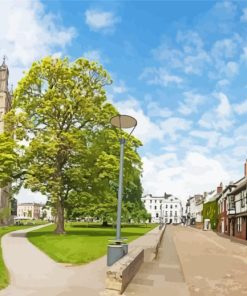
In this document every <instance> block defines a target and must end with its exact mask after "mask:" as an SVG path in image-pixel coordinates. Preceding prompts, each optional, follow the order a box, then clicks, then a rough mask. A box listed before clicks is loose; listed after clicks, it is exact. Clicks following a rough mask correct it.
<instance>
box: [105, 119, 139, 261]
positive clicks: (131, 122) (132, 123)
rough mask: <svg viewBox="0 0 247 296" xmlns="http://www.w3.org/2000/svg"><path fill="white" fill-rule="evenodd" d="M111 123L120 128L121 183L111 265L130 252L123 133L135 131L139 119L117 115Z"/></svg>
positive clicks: (111, 251) (109, 259) (110, 253)
mask: <svg viewBox="0 0 247 296" xmlns="http://www.w3.org/2000/svg"><path fill="white" fill-rule="evenodd" d="M110 122H111V125H112V126H114V127H116V128H118V129H120V137H119V142H120V163H119V185H118V207H117V229H116V239H115V240H113V241H112V243H111V244H109V245H108V253H107V265H108V266H110V265H112V264H113V263H114V262H116V261H118V260H119V259H120V258H121V257H123V256H124V255H126V254H127V253H128V246H127V244H125V243H124V240H123V239H122V238H121V213H122V195H123V168H124V146H125V143H126V139H125V138H124V135H123V133H122V130H123V129H132V130H131V132H130V133H129V136H128V137H130V135H131V134H132V133H133V131H134V129H135V127H136V125H137V121H136V119H135V118H134V117H132V116H129V115H116V116H114V117H112V118H111V121H110Z"/></svg>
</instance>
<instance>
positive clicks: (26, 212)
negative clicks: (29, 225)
mask: <svg viewBox="0 0 247 296" xmlns="http://www.w3.org/2000/svg"><path fill="white" fill-rule="evenodd" d="M43 206H44V205H43V204H38V203H34V202H33V203H31V202H27V203H20V204H18V205H17V218H20V219H40V218H41V213H42V207H43Z"/></svg>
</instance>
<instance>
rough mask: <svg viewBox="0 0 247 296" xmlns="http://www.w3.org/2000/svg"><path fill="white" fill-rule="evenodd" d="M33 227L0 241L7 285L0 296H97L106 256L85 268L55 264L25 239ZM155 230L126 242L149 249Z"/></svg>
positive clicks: (82, 266) (13, 233)
mask: <svg viewBox="0 0 247 296" xmlns="http://www.w3.org/2000/svg"><path fill="white" fill-rule="evenodd" d="M41 227H44V226H43V225H42V226H37V227H33V228H28V229H25V230H18V231H15V232H12V233H9V234H6V235H5V236H3V238H2V249H3V258H4V261H5V264H6V266H7V268H8V270H9V272H10V281H11V284H10V286H9V287H8V288H6V289H4V290H1V291H0V296H44V295H45V296H70V295H73V296H77V295H78V296H79V295H80V296H81V295H85V296H96V295H97V296H98V295H102V291H104V289H105V274H106V268H107V267H106V256H104V257H101V258H100V259H98V260H95V261H93V262H91V263H89V264H86V265H80V266H69V265H68V266H66V265H65V264H60V263H56V262H55V261H53V260H52V259H50V258H49V257H48V256H47V255H46V254H44V253H43V252H41V251H40V250H39V249H38V248H36V247H35V246H34V245H32V244H31V243H30V242H29V241H28V240H27V239H26V237H25V235H26V232H28V231H31V230H34V229H37V228H41ZM157 232H158V230H157V228H156V229H154V230H152V231H150V232H148V233H147V234H146V235H144V236H142V237H140V238H138V239H137V240H135V241H134V242H132V243H130V245H129V248H130V249H131V248H132V247H133V246H138V245H139V246H143V245H146V246H149V245H150V246H151V245H152V243H153V240H154V237H155V234H157Z"/></svg>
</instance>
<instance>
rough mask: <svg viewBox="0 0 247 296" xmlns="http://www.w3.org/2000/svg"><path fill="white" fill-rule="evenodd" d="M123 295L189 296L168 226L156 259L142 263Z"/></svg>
mask: <svg viewBox="0 0 247 296" xmlns="http://www.w3.org/2000/svg"><path fill="white" fill-rule="evenodd" d="M124 295H126V296H132V295H133V296H135V295H136V296H151V295H155V296H164V295H169V296H189V295H190V294H189V290H188V287H187V285H186V283H185V280H184V276H183V272H182V268H181V265H180V261H179V257H178V255H177V252H176V248H175V245H174V242H173V239H172V229H171V227H170V226H167V228H166V230H165V234H164V238H163V241H162V244H161V247H160V249H159V253H158V257H157V259H156V260H154V261H152V262H144V264H143V265H142V266H141V268H140V270H139V272H138V273H137V275H136V276H135V278H134V279H133V280H132V282H131V284H130V285H129V286H128V288H127V289H126V291H125V292H124Z"/></svg>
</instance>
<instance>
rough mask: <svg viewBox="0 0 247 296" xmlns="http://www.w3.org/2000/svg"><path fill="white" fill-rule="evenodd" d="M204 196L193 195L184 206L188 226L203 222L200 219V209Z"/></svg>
mask: <svg viewBox="0 0 247 296" xmlns="http://www.w3.org/2000/svg"><path fill="white" fill-rule="evenodd" d="M204 199H205V195H201V194H195V195H194V196H191V197H190V198H189V199H188V200H187V204H186V214H187V219H188V222H189V224H190V223H192V224H194V223H195V222H197V223H200V222H203V219H202V209H203V203H204Z"/></svg>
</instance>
